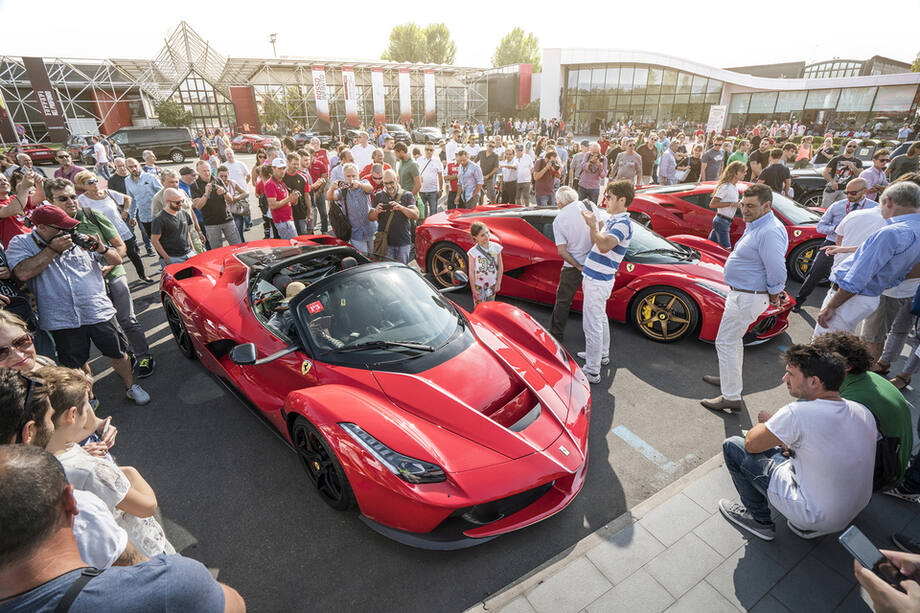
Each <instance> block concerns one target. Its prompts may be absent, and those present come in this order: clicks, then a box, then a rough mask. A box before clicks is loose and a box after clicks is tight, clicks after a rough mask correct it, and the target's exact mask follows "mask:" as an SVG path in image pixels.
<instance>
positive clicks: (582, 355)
mask: <svg viewBox="0 0 920 613" xmlns="http://www.w3.org/2000/svg"><path fill="white" fill-rule="evenodd" d="M575 355H576V356H578V359H579V360H587V359H588V356H587V354H586V353H585V352H584V351H579V352H578V353H576V354H575ZM607 364H610V356H609V355H603V356H601V366H606V365H607Z"/></svg>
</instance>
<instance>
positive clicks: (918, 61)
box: [910, 53, 920, 72]
mask: <svg viewBox="0 0 920 613" xmlns="http://www.w3.org/2000/svg"><path fill="white" fill-rule="evenodd" d="M910 71H911V72H920V53H918V54H917V57H915V58H914V63H913V64H911V65H910Z"/></svg>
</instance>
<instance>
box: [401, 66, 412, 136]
mask: <svg viewBox="0 0 920 613" xmlns="http://www.w3.org/2000/svg"><path fill="white" fill-rule="evenodd" d="M411 119H412V88H411V87H410V85H409V69H408V68H400V69H399V121H400V122H401V123H406V122H407V121H409V120H411Z"/></svg>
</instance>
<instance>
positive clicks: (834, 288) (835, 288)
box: [831, 283, 840, 292]
mask: <svg viewBox="0 0 920 613" xmlns="http://www.w3.org/2000/svg"><path fill="white" fill-rule="evenodd" d="M831 289H832V290H834V291H835V292H836V291H839V290H840V286H839V285H837V284H836V283H831Z"/></svg>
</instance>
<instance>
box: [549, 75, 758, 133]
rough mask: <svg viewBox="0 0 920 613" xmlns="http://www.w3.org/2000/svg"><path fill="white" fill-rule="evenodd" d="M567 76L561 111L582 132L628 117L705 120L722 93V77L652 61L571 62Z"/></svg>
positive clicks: (643, 121) (654, 120)
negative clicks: (591, 63)
mask: <svg viewBox="0 0 920 613" xmlns="http://www.w3.org/2000/svg"><path fill="white" fill-rule="evenodd" d="M564 78H565V88H564V89H563V92H562V96H563V109H564V110H563V115H564V117H565V120H566V122H568V123H569V125H571V126H572V129H573V131H576V132H578V133H580V134H596V133H597V132H598V131H599V130H600V129H601V126H609V125H610V124H612V123H616V122H617V121H626V120H629V119H632V120H633V122H638V123H640V124H648V125H652V124H659V123H662V122H664V123H666V122H668V121H676V122H684V121H691V122H696V123H703V122H705V121H706V119H707V118H708V117H709V107H710V106H711V105H713V104H719V100H720V98H721V96H722V82H721V81H718V80H716V79H709V78H707V77H704V76H700V75H696V74H692V73H688V72H682V71H679V70H675V69H673V68H668V67H666V66H655V65H650V64H597V65H581V64H580V65H577V66H575V65H573V66H568V67H566V68H565V77H564ZM774 96H775V94H774Z"/></svg>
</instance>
